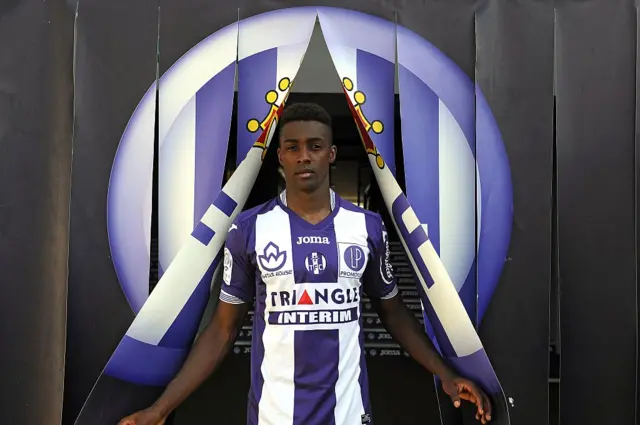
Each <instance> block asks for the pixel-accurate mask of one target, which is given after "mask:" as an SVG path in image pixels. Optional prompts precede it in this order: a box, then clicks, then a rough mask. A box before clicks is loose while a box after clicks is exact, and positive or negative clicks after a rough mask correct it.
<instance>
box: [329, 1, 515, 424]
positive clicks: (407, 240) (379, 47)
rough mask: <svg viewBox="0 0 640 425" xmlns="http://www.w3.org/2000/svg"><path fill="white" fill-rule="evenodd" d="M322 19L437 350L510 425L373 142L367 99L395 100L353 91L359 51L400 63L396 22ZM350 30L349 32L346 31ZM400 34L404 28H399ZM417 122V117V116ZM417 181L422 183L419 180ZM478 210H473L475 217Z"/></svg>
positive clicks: (498, 419) (437, 261)
mask: <svg viewBox="0 0 640 425" xmlns="http://www.w3.org/2000/svg"><path fill="white" fill-rule="evenodd" d="M318 15H319V18H320V22H321V25H323V31H325V28H326V31H327V33H328V34H327V35H325V39H326V41H327V46H328V47H329V51H330V53H331V56H332V59H333V62H334V65H335V67H336V70H337V71H338V74H339V76H340V79H341V81H342V85H343V89H344V93H345V96H346V98H347V101H348V103H349V107H350V109H351V112H352V114H353V117H354V120H355V122H356V126H357V127H358V130H359V133H360V136H361V138H362V143H363V145H364V148H365V150H366V152H367V154H368V157H369V162H370V164H371V166H372V168H373V171H374V175H375V178H376V180H377V181H378V185H379V186H380V190H381V192H382V197H383V199H384V201H385V204H386V206H387V209H388V210H389V212H390V213H391V218H392V221H393V222H394V225H395V226H396V229H397V230H398V233H399V236H400V240H401V242H402V244H403V246H404V248H405V251H406V252H407V255H408V257H409V260H410V262H411V265H412V266H413V267H412V268H413V271H414V274H415V276H416V281H417V289H418V292H419V293H420V298H421V300H422V307H423V310H424V313H425V315H426V317H427V318H428V320H425V324H427V323H429V324H430V325H431V326H432V332H433V334H434V335H435V339H436V341H437V346H438V348H439V351H440V352H441V353H442V355H443V357H444V358H445V360H446V361H447V362H448V363H449V364H450V365H451V366H452V367H453V368H454V369H456V370H457V371H458V373H460V374H461V375H462V376H465V377H468V378H472V379H474V380H475V381H476V382H478V383H480V385H481V386H482V387H483V388H484V389H485V391H486V392H487V393H488V394H490V395H491V397H492V399H493V402H494V404H495V408H494V423H497V424H509V423H510V419H509V407H508V404H507V400H506V397H505V395H504V393H503V391H502V387H501V385H500V382H499V380H498V377H497V376H496V374H495V372H494V370H493V367H492V365H491V362H490V361H489V358H488V357H487V354H486V352H485V350H484V348H483V346H482V342H481V341H480V338H479V337H478V335H477V333H476V330H475V327H474V322H475V321H472V320H471V319H470V317H469V315H468V313H467V311H466V310H465V306H464V304H463V303H462V301H461V299H460V297H459V295H458V292H457V290H456V286H455V285H454V283H453V281H452V279H451V276H450V274H449V273H448V270H447V268H446V266H445V264H444V263H443V261H442V259H441V258H440V257H439V255H438V252H437V251H436V250H435V248H434V246H433V243H432V241H431V238H430V235H429V234H428V232H427V226H428V224H429V223H428V222H427V223H424V222H422V221H421V220H420V218H419V217H418V215H417V214H416V212H415V211H414V209H413V208H412V206H411V204H410V202H409V201H408V200H407V197H406V196H405V195H404V193H403V192H402V190H401V188H400V186H399V185H398V183H397V181H396V179H395V178H394V176H393V174H392V172H391V170H390V168H389V166H388V164H387V162H386V160H385V157H384V155H383V154H382V152H381V150H380V149H379V148H378V146H377V144H376V142H375V141H374V135H377V134H379V133H381V131H375V130H376V129H375V128H374V127H376V126H375V125H373V124H372V122H371V121H370V120H371V119H372V118H371V116H365V115H364V114H363V111H362V104H363V103H364V101H365V99H368V100H369V102H371V103H373V104H376V103H389V102H390V99H389V98H388V97H387V98H384V97H380V96H375V95H373V96H367V95H366V93H364V92H363V91H361V90H354V87H355V84H354V78H353V77H351V75H357V76H359V75H360V72H359V69H360V67H362V65H361V64H360V63H359V61H358V59H359V55H358V53H356V52H359V51H365V52H368V53H370V54H372V55H377V56H379V57H380V59H381V60H386V61H387V62H391V64H392V65H395V55H394V54H393V53H394V51H393V50H390V49H385V48H384V46H385V41H387V43H386V44H387V45H390V46H393V45H394V44H393V43H391V42H390V41H388V39H389V38H391V36H394V35H395V30H396V28H394V24H393V23H390V22H385V23H384V24H380V23H376V22H375V21H376V19H375V18H372V17H370V16H367V15H364V14H361V13H359V12H353V11H349V12H346V11H342V10H335V9H331V8H319V10H318ZM358 18H359V19H358ZM347 22H358V23H359V25H360V26H361V27H362V28H360V30H361V31H362V32H365V33H367V34H368V37H366V39H364V40H363V39H358V40H356V39H354V38H353V37H352V32H351V31H352V27H353V25H347ZM346 28H349V29H348V30H346ZM385 29H386V31H385ZM397 31H404V30H403V29H397ZM399 44H400V43H399ZM405 47H408V46H405ZM417 57H419V55H417V52H416V51H415V46H414V49H413V55H412V56H411V59H410V60H407V61H405V62H404V63H405V65H407V64H409V66H411V65H413V64H414V63H415V62H416V60H415V59H416V58H417ZM400 64H402V62H401V63H400ZM382 69H383V71H382V72H380V73H377V72H376V71H377V70H375V69H368V70H367V72H368V73H369V75H371V76H372V77H373V79H374V80H375V81H376V82H377V83H378V84H380V85H382V86H385V85H387V86H389V85H391V84H389V77H388V76H387V78H385V73H384V68H382ZM394 69H395V68H394ZM392 75H393V74H392ZM423 84H424V83H423ZM391 86H392V85H391ZM378 94H379V93H378ZM401 94H402V93H401ZM401 102H402V99H401ZM421 112H422V113H423V114H428V112H429V111H428V109H427V110H426V111H421ZM412 118H414V119H418V117H412ZM378 129H380V130H381V129H382V125H378ZM419 136H420V135H419V134H412V137H419ZM384 140H385V139H384V138H380V141H382V142H384ZM405 157H406V154H405ZM423 167H424V165H423ZM413 183H414V184H418V181H414V182H413ZM420 183H422V180H420ZM470 200H471V201H472V202H473V197H470ZM474 212H475V209H473V208H472V209H471V214H472V217H473V214H474ZM469 230H471V232H470V235H471V236H472V237H473V236H474V235H475V232H474V231H473V230H474V229H473V228H471V229H469Z"/></svg>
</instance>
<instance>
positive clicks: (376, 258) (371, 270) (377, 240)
mask: <svg viewBox="0 0 640 425" xmlns="http://www.w3.org/2000/svg"><path fill="white" fill-rule="evenodd" d="M374 217H375V218H372V219H368V222H367V231H368V233H369V250H370V254H369V255H370V258H369V262H368V264H367V268H366V269H365V271H364V276H363V286H364V291H365V292H366V293H367V295H369V296H370V297H373V298H382V299H387V298H393V297H395V296H396V295H398V286H397V283H396V278H395V275H394V273H393V267H392V266H391V262H390V256H391V253H390V251H389V237H388V234H387V229H386V227H385V225H384V222H383V221H382V218H380V216H374Z"/></svg>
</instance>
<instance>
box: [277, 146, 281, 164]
mask: <svg viewBox="0 0 640 425" xmlns="http://www.w3.org/2000/svg"><path fill="white" fill-rule="evenodd" d="M276 152H277V154H278V162H279V163H280V165H282V158H280V146H278V150H277V151H276Z"/></svg>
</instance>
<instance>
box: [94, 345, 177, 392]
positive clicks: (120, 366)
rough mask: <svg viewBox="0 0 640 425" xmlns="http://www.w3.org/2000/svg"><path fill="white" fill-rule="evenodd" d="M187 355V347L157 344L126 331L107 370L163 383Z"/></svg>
mask: <svg viewBox="0 0 640 425" xmlns="http://www.w3.org/2000/svg"><path fill="white" fill-rule="evenodd" d="M187 355H188V350H187V349H185V348H169V347H158V346H156V345H152V344H146V343H144V342H141V341H138V340H137V339H133V338H131V337H129V336H127V335H125V336H124V338H123V339H122V341H120V344H119V345H118V347H117V348H116V351H115V352H114V353H113V356H112V357H111V359H109V362H108V363H107V366H106V367H105V370H104V373H105V374H107V375H109V376H111V377H112V378H117V379H122V380H123V381H127V382H132V383H135V384H142V385H156V386H162V385H166V384H168V383H169V382H170V381H171V379H173V377H174V376H175V374H176V373H178V371H179V370H180V368H181V367H182V363H183V362H184V360H185V358H186V357H187Z"/></svg>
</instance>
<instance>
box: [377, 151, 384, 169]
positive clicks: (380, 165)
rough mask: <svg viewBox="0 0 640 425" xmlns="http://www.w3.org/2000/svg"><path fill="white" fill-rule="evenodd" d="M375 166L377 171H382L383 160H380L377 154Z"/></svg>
mask: <svg viewBox="0 0 640 425" xmlns="http://www.w3.org/2000/svg"><path fill="white" fill-rule="evenodd" d="M376 164H377V165H378V168H379V169H381V170H382V169H383V168H384V160H383V159H382V157H381V156H380V154H378V155H377V156H376Z"/></svg>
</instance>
